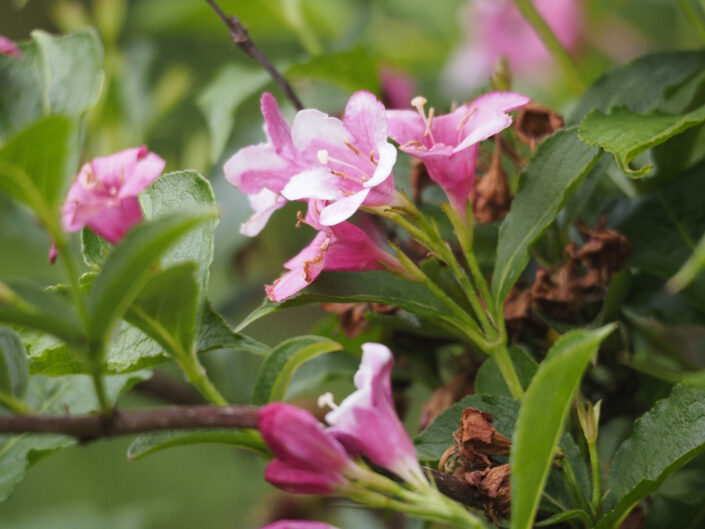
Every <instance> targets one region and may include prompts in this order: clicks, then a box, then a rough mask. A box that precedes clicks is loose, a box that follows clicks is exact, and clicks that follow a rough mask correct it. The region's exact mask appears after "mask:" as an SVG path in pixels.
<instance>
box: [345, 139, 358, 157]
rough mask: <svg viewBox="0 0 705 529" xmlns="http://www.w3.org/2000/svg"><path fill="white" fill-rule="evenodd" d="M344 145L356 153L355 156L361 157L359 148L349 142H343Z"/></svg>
mask: <svg viewBox="0 0 705 529" xmlns="http://www.w3.org/2000/svg"><path fill="white" fill-rule="evenodd" d="M343 143H344V144H345V146H346V147H347V148H348V149H350V150H351V151H352V152H354V153H355V156H360V149H358V148H357V147H355V146H354V145H353V144H352V143H350V142H348V141H343Z"/></svg>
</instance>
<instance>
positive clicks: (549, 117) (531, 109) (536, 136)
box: [514, 101, 564, 152]
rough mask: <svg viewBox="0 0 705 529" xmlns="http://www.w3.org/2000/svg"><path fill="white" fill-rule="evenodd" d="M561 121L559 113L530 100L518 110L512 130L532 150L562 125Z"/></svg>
mask: <svg viewBox="0 0 705 529" xmlns="http://www.w3.org/2000/svg"><path fill="white" fill-rule="evenodd" d="M563 123H564V122H563V118H562V117H561V116H560V114H558V113H556V112H554V111H553V110H551V109H550V108H548V107H545V106H543V105H542V104H540V103H535V102H533V101H532V102H531V103H529V104H528V105H526V106H525V107H524V108H522V109H521V110H519V113H518V114H517V117H516V121H515V122H514V130H515V131H516V133H517V137H518V138H519V139H520V140H521V141H522V142H523V143H525V144H526V145H528V146H529V148H530V149H531V151H532V152H533V151H535V150H536V147H537V146H538V144H539V143H541V141H542V140H543V139H545V138H546V137H548V136H550V135H551V134H553V133H554V132H556V131H557V130H558V129H560V128H561V127H563Z"/></svg>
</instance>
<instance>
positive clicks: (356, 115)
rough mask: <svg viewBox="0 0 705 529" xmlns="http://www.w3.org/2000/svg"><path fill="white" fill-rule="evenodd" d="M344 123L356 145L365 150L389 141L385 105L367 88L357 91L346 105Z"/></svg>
mask: <svg viewBox="0 0 705 529" xmlns="http://www.w3.org/2000/svg"><path fill="white" fill-rule="evenodd" d="M343 124H344V125H345V128H346V129H348V131H350V132H351V133H352V135H353V136H354V137H355V140H356V142H355V143H356V145H358V146H360V147H363V145H361V143H364V147H365V150H368V148H369V149H374V148H375V147H376V146H378V145H382V144H384V143H386V142H387V118H386V115H385V110H384V105H383V104H382V103H381V102H380V101H378V100H377V98H376V97H375V96H374V94H372V93H370V92H367V91H365V90H360V91H358V92H355V93H354V94H353V95H352V96H351V97H350V99H348V103H347V105H346V106H345V117H344V118H343Z"/></svg>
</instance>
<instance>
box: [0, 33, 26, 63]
mask: <svg viewBox="0 0 705 529" xmlns="http://www.w3.org/2000/svg"><path fill="white" fill-rule="evenodd" d="M0 55H9V56H10V57H14V58H15V59H20V60H22V59H23V58H24V55H22V52H21V51H20V49H19V48H18V47H17V44H15V43H14V42H13V41H11V40H10V39H8V38H7V37H3V36H2V35H0Z"/></svg>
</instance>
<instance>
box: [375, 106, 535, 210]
mask: <svg viewBox="0 0 705 529" xmlns="http://www.w3.org/2000/svg"><path fill="white" fill-rule="evenodd" d="M528 102H529V98H528V97H526V96H524V95H521V94H515V93H512V92H490V93H489V94H485V95H482V96H480V97H478V98H477V99H475V100H474V101H473V102H472V103H470V104H465V105H461V106H459V107H458V108H457V109H456V110H454V111H453V112H451V113H450V114H445V115H442V116H438V117H435V116H434V110H433V108H431V110H430V112H429V114H428V116H426V113H425V110H424V108H423V106H424V104H425V103H426V100H425V99H423V98H422V97H418V98H415V99H414V100H412V104H413V105H414V106H416V109H417V112H414V111H413V110H388V111H387V122H388V123H389V136H390V137H391V138H392V139H393V140H394V141H396V142H397V143H399V144H400V146H401V147H400V148H401V150H402V151H404V152H406V153H408V154H410V155H411V156H414V157H416V158H419V159H421V160H423V162H424V165H425V166H426V169H427V170H428V174H429V176H430V177H431V180H433V181H434V182H436V183H437V184H438V185H440V186H441V187H442V188H443V190H444V191H445V192H446V194H447V195H448V198H449V199H450V203H451V205H452V206H453V207H454V208H455V209H456V210H457V211H458V213H460V216H461V218H465V208H466V205H467V200H468V197H469V195H470V190H471V189H472V186H473V182H474V179H475V160H476V158H477V151H478V145H479V143H480V142H481V141H483V140H486V139H487V138H489V137H490V136H493V135H494V134H497V133H499V132H500V131H502V130H504V129H505V128H507V127H508V126H509V125H511V123H512V118H511V116H509V114H508V113H507V112H510V111H512V110H516V109H517V108H520V107H522V106H524V105H525V104H526V103H528Z"/></svg>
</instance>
